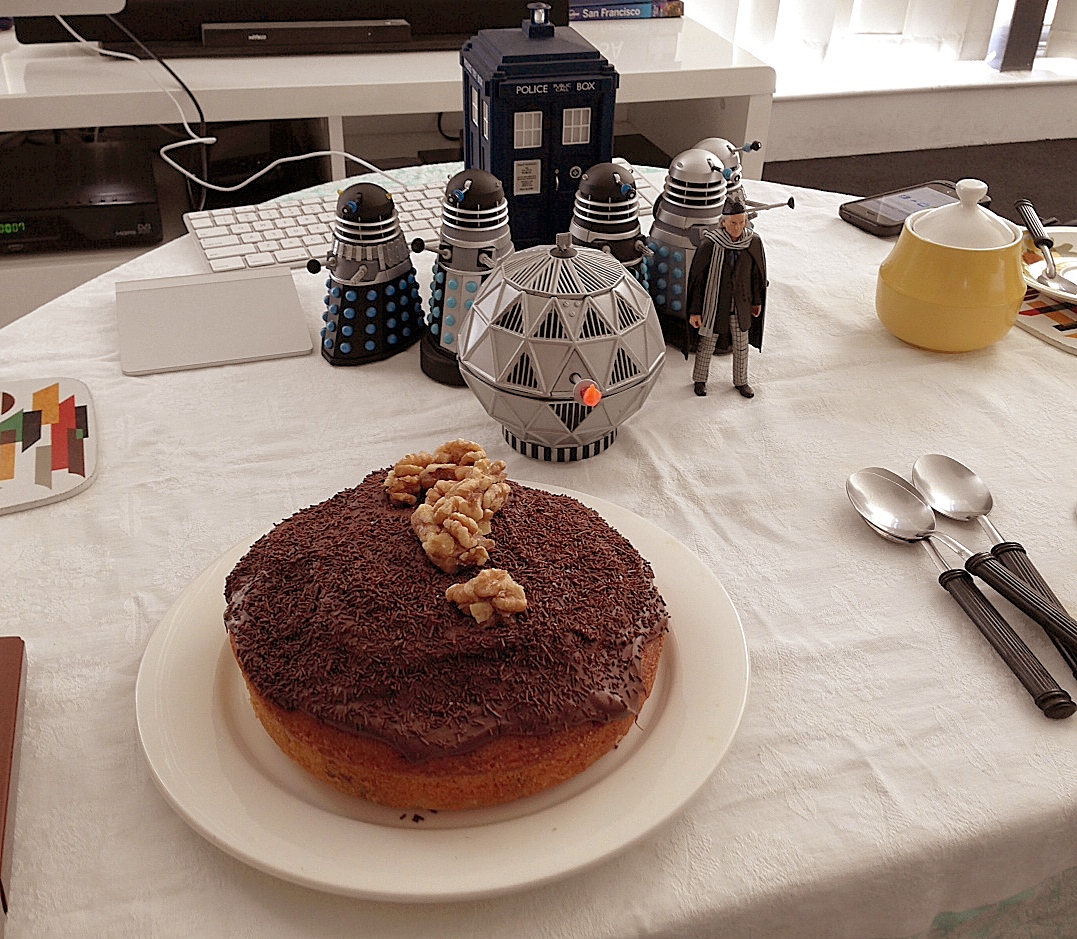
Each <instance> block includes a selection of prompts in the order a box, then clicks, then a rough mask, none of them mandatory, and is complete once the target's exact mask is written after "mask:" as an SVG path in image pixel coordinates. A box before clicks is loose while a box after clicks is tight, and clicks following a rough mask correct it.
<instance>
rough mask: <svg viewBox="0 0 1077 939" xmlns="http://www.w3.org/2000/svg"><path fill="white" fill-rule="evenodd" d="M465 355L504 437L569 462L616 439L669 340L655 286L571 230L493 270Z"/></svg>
mask: <svg viewBox="0 0 1077 939" xmlns="http://www.w3.org/2000/svg"><path fill="white" fill-rule="evenodd" d="M458 355H459V361H460V372H461V374H462V375H463V377H464V380H465V381H466V382H467V384H468V386H469V387H470V388H471V390H472V391H473V392H474V393H475V395H476V397H478V399H479V401H480V403H481V404H482V405H483V407H484V408H485V409H486V411H487V413H488V414H489V415H490V416H491V417H492V418H494V420H496V421H498V422H499V423H500V424H501V425H502V427H503V428H504V433H505V439H506V440H507V441H508V442H509V443H510V444H511V445H512V446H513V447H514V448H515V449H516V450H518V451H519V452H521V453H523V454H525V455H526V456H530V457H534V458H536V459H543V460H552V461H558V462H565V461H570V460H579V459H584V458H586V457H590V456H594V455H595V454H597V453H601V452H602V451H603V450H604V449H606V447H608V446H609V445H610V444H611V443H612V442H613V440H614V439H615V438H616V436H617V430H618V428H619V427H620V425H621V424H622V423H624V421H626V420H627V419H628V418H630V417H631V416H632V415H633V414H635V413H636V412H637V411H638V410H639V409H640V408H641V407H642V406H643V403H644V401H646V399H647V396H648V395H649V394H650V391H651V388H652V387H653V385H654V382H655V381H656V380H657V378H658V374H659V372H660V370H661V367H662V362H663V360H664V357H665V344H664V341H663V338H662V330H661V327H660V326H659V323H658V319H657V317H656V315H655V312H654V305H653V304H652V302H651V298H650V296H649V295H648V294H647V291H646V290H645V289H644V288H643V287H642V286H641V285H640V284H639V283H638V281H636V279H635V278H634V277H633V276H632V275H631V274H630V273H629V272H628V270H627V269H626V268H625V267H624V265H623V264H621V263H620V262H619V261H617V260H616V259H615V258H613V257H611V256H610V255H608V254H606V253H605V252H602V251H598V250H597V249H594V248H586V247H573V246H572V245H571V244H570V239H569V236H568V235H567V234H566V235H563V236H559V238H558V244H557V245H556V246H550V245H539V246H537V247H534V248H529V249H527V250H525V251H520V252H517V253H516V254H514V255H513V256H512V257H510V258H507V259H506V260H505V261H504V262H503V263H502V265H501V267H500V268H499V269H498V270H497V271H495V272H494V273H493V274H492V275H491V276H490V277H489V278H488V279H487V281H486V282H485V283H484V285H483V287H482V289H481V291H480V292H479V294H478V296H477V297H476V298H475V302H474V304H473V305H472V307H471V309H470V311H469V313H468V314H467V316H466V317H465V320H464V323H463V325H462V328H461V331H460V346H459V349H458Z"/></svg>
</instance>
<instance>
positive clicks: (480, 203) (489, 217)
mask: <svg viewBox="0 0 1077 939" xmlns="http://www.w3.org/2000/svg"><path fill="white" fill-rule="evenodd" d="M442 218H443V221H444V222H445V223H447V224H449V225H453V226H455V227H456V228H462V229H466V230H482V231H485V230H489V229H493V228H498V227H500V226H502V225H507V224H508V221H509V203H508V200H507V199H506V198H505V187H504V186H502V184H501V180H499V179H498V178H497V177H496V176H494V174H493V173H488V172H487V171H486V170H478V169H474V170H463V171H462V172H460V173H457V174H456V175H455V176H453V177H452V178H451V179H450V180H449V182H448V183H447V184H446V186H445V203H444V206H443V208H442Z"/></svg>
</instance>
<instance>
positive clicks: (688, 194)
mask: <svg viewBox="0 0 1077 939" xmlns="http://www.w3.org/2000/svg"><path fill="white" fill-rule="evenodd" d="M724 170H725V166H724V164H723V163H722V161H721V160H719V159H718V157H716V156H715V155H714V154H713V153H711V152H710V151H709V150H703V149H701V148H699V147H692V148H691V149H689V150H685V151H683V152H682V153H678V154H677V156H675V157H674V158H673V160H672V161H671V162H670V164H669V172H668V173H667V174H666V181H665V185H664V186H663V189H662V196H663V198H664V199H666V200H668V201H669V202H671V203H673V204H674V205H679V206H683V207H685V208H714V207H717V206H720V205H721V204H722V203H723V202H724V201H725V194H726V189H727V188H728V182H727V179H726V176H725V173H724Z"/></svg>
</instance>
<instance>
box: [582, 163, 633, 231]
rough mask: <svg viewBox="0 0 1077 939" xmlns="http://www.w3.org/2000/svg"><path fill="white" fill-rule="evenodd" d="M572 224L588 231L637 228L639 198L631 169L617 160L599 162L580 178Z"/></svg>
mask: <svg viewBox="0 0 1077 939" xmlns="http://www.w3.org/2000/svg"><path fill="white" fill-rule="evenodd" d="M572 222H573V225H580V226H581V227H583V228H584V229H587V230H598V231H602V230H607V229H611V228H613V229H618V230H619V229H620V228H621V227H623V226H624V225H628V226H630V227H632V228H637V227H638V223H639V199H638V198H637V197H636V180H635V177H634V176H633V174H632V171H631V170H630V169H628V168H626V167H624V166H619V165H618V164H616V163H597V164H595V165H594V166H592V167H591V168H590V169H589V170H587V171H586V172H585V173H584V174H583V176H582V177H580V185H579V188H578V189H577V190H576V202H575V205H574V206H573V209H572Z"/></svg>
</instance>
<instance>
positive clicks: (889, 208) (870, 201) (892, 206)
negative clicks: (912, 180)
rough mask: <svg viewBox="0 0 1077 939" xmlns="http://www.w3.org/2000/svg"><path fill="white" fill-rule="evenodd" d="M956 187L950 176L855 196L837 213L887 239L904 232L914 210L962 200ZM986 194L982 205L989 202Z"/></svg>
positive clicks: (853, 223)
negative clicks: (864, 195) (862, 196)
mask: <svg viewBox="0 0 1077 939" xmlns="http://www.w3.org/2000/svg"><path fill="white" fill-rule="evenodd" d="M959 201H960V200H959V199H958V198H957V187H956V185H955V184H954V183H952V182H950V181H949V180H947V179H933V180H931V181H930V182H926V183H919V184H917V185H915V186H906V187H905V188H903V189H894V190H891V191H890V192H881V193H878V194H876V195H874V196H867V197H866V198H863V199H853V200H851V201H849V202H845V203H842V204H841V205H840V206H838V215H839V216H840V217H841V218H843V219H844V220H845V221H847V222H848V223H849V224H850V225H855V226H856V227H857V228H862V229H863V230H864V231H866V232H871V234H873V235H879V236H880V237H883V238H886V237H889V236H892V235H897V234H899V233H900V232H901V226H902V225H904V224H905V219H907V218H908V217H909V216H910V215H912V214H913V213H914V212H919V211H920V210H921V209H933V208H936V207H937V206H940V205H950V204H951V203H954V202H959ZM990 201H991V200H990V199H989V198H987V197H986V196H985V197H984V199H983V201H982V202H981V205H988V204H989V203H990Z"/></svg>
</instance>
